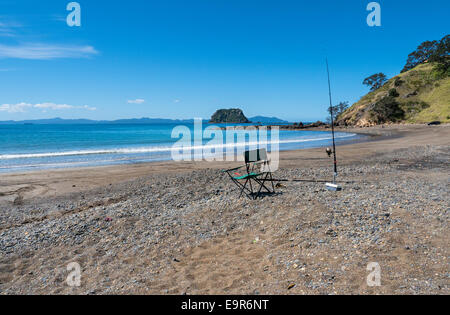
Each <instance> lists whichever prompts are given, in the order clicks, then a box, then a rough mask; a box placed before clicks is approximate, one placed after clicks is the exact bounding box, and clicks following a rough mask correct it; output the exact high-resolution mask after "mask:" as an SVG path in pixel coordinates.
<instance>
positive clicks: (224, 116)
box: [209, 108, 250, 124]
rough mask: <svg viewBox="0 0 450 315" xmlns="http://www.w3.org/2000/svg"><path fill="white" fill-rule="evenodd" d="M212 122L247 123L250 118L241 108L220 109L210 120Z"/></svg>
mask: <svg viewBox="0 0 450 315" xmlns="http://www.w3.org/2000/svg"><path fill="white" fill-rule="evenodd" d="M209 122H210V123H212V124H247V123H250V120H248V119H247V117H245V115H244V113H243V112H242V110H241V109H239V108H232V109H219V110H218V111H216V112H215V113H214V115H212V117H211V120H210V121H209Z"/></svg>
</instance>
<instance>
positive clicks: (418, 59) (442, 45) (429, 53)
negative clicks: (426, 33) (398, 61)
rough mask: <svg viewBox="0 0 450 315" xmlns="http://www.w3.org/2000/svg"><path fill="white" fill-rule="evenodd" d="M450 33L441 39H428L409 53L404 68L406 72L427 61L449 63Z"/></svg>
mask: <svg viewBox="0 0 450 315" xmlns="http://www.w3.org/2000/svg"><path fill="white" fill-rule="evenodd" d="M449 45H450V35H447V36H444V37H443V38H442V39H441V40H440V41H436V40H433V41H426V42H423V43H422V44H420V45H419V47H417V49H416V50H415V51H413V52H412V53H410V54H409V55H408V60H407V61H406V65H405V67H404V68H403V70H402V73H403V72H406V71H408V70H411V69H413V68H414V67H416V66H418V65H420V64H422V63H424V62H426V61H432V62H439V63H447V62H448V56H449Z"/></svg>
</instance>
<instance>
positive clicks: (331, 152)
mask: <svg viewBox="0 0 450 315" xmlns="http://www.w3.org/2000/svg"><path fill="white" fill-rule="evenodd" d="M325 152H327V154H328V157H331V155H332V154H333V150H331V149H330V148H327V149H326V151H325Z"/></svg>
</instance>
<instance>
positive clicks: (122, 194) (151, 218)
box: [0, 124, 450, 294]
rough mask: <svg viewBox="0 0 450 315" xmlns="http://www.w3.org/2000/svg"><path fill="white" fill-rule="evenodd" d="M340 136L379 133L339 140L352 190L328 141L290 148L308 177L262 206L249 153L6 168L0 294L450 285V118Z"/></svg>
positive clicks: (0, 178)
mask: <svg viewBox="0 0 450 315" xmlns="http://www.w3.org/2000/svg"><path fill="white" fill-rule="evenodd" d="M340 131H348V132H356V133H363V134H367V135H371V137H370V139H369V140H367V141H364V142H357V143H349V144H345V145H342V146H339V147H338V163H339V171H340V175H339V178H338V179H339V181H340V183H341V184H342V186H343V191H342V192H329V191H327V190H326V189H325V187H324V184H323V182H321V181H324V180H329V179H330V177H331V175H332V172H331V165H332V160H330V158H329V157H328V156H327V155H326V154H325V150H324V148H318V149H307V150H298V151H286V152H281V153H280V169H279V170H278V171H277V172H276V175H275V177H276V178H277V179H297V181H287V182H282V183H281V185H279V187H278V188H277V192H278V193H277V194H276V195H273V196H265V197H264V198H262V199H258V200H255V201H252V200H249V199H245V198H241V199H239V198H238V192H237V190H236V187H235V186H234V185H233V184H232V183H231V181H230V180H229V179H228V178H227V177H226V176H225V175H224V174H222V173H221V172H220V170H221V169H224V168H228V167H233V166H236V165H239V163H236V162H234V163H223V162H211V163H210V162H180V163H179V162H155V163H145V164H132V165H118V166H105V167H92V168H79V169H65V170H48V171H35V172H27V173H12V174H1V175H0V293H1V294H449V293H450V288H449V284H450V281H449V270H450V268H449V267H450V265H449V262H448V259H449V254H450V248H449V247H450V246H449V242H448V239H449V237H450V235H449V210H450V206H449V200H450V189H449V175H450V125H448V124H447V125H441V126H426V125H391V126H383V127H381V126H379V127H371V128H345V129H340ZM71 262H77V263H79V265H80V266H81V270H82V273H81V286H80V287H69V286H68V285H67V283H66V277H67V276H68V274H69V272H68V271H67V269H66V267H67V265H68V264H69V263H71ZM371 262H376V263H378V264H379V266H380V268H381V286H377V287H370V286H368V285H367V281H366V279H367V276H368V275H369V273H370V272H369V271H367V270H366V269H367V265H368V264H369V263H371Z"/></svg>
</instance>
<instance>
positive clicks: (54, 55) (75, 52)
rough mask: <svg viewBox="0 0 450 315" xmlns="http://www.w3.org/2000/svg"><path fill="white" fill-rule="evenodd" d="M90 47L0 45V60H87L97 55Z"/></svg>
mask: <svg viewBox="0 0 450 315" xmlns="http://www.w3.org/2000/svg"><path fill="white" fill-rule="evenodd" d="M97 54H98V51H97V50H95V48H94V47H92V46H75V45H49V44H19V45H3V44H0V58H15V59H33V60H49V59H58V58H88V57H91V56H93V55H97Z"/></svg>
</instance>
